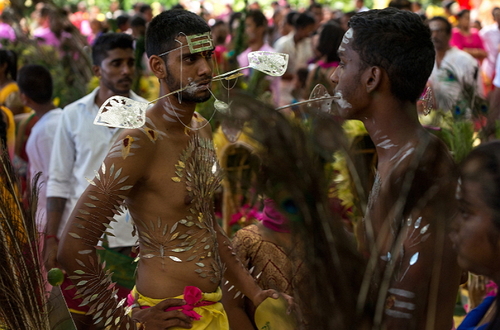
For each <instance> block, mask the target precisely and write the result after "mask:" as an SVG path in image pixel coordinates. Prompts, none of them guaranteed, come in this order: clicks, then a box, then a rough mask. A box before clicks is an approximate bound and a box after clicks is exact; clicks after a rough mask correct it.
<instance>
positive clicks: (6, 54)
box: [0, 49, 17, 81]
mask: <svg viewBox="0 0 500 330" xmlns="http://www.w3.org/2000/svg"><path fill="white" fill-rule="evenodd" d="M4 63H7V71H6V74H9V75H10V77H11V78H12V80H14V81H15V80H16V79H17V54H16V53H15V52H14V51H12V50H5V49H0V65H3V64H4Z"/></svg>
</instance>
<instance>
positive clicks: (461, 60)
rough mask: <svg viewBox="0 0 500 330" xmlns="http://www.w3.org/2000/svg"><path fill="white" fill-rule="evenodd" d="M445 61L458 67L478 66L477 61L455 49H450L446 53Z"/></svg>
mask: <svg viewBox="0 0 500 330" xmlns="http://www.w3.org/2000/svg"><path fill="white" fill-rule="evenodd" d="M446 61H447V62H450V63H453V64H459V65H472V66H476V67H477V66H478V63H477V60H476V59H475V58H474V57H472V55H470V54H469V53H467V52H464V51H463V50H461V49H458V48H456V47H452V48H450V49H449V50H448V51H447V52H446Z"/></svg>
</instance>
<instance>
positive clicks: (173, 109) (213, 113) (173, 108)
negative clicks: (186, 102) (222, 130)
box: [167, 98, 217, 131]
mask: <svg viewBox="0 0 500 330" xmlns="http://www.w3.org/2000/svg"><path fill="white" fill-rule="evenodd" d="M167 100H168V103H170V106H171V109H172V111H173V112H174V115H175V116H176V117H177V119H178V120H179V121H180V123H181V124H182V125H183V126H184V127H185V128H187V129H189V130H191V131H199V130H200V129H202V128H204V127H205V126H207V125H208V124H209V123H210V121H211V120H212V118H214V115H215V112H216V111H217V109H215V107H214V111H213V112H212V115H211V116H210V118H209V119H208V120H207V122H206V123H205V124H203V125H202V126H200V127H196V128H192V127H190V126H188V125H186V124H184V122H183V121H182V120H181V118H179V115H178V114H177V111H175V107H174V106H173V105H172V102H170V99H169V98H167ZM191 120H193V119H192V118H191Z"/></svg>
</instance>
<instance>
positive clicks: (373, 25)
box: [349, 8, 435, 103]
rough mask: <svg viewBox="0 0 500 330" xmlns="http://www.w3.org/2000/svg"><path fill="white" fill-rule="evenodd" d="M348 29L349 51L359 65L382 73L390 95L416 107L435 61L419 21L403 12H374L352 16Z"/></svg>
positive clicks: (396, 10) (417, 17) (426, 33)
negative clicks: (386, 76)
mask: <svg viewBox="0 0 500 330" xmlns="http://www.w3.org/2000/svg"><path fill="white" fill-rule="evenodd" d="M349 27H350V28H352V29H353V31H354V39H353V45H352V47H353V49H354V50H355V51H357V52H358V54H359V57H360V59H361V61H362V62H364V63H365V64H366V66H379V67H381V68H382V69H384V70H385V71H386V73H387V75H388V76H389V81H390V83H391V92H392V94H393V95H394V96H395V97H396V98H398V99H399V100H401V101H410V102H412V103H415V102H416V101H417V99H418V98H419V96H420V95H421V94H422V91H423V90H424V88H425V84H426V83H427V80H428V78H429V75H430V74H431V72H432V68H433V66H434V60H435V51H434V45H433V44H432V42H431V33H430V30H429V28H428V27H427V26H426V25H424V23H423V22H422V19H421V18H420V17H419V16H418V15H417V14H415V13H412V12H409V11H406V10H399V9H395V8H385V9H381V10H378V9H375V10H369V11H365V12H361V13H358V14H356V15H354V16H353V17H352V18H351V20H350V21H349ZM366 66H365V67H366Z"/></svg>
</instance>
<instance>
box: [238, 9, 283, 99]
mask: <svg viewBox="0 0 500 330" xmlns="http://www.w3.org/2000/svg"><path fill="white" fill-rule="evenodd" d="M267 27H268V26H267V18H266V16H264V14H263V13H262V11H260V10H258V9H254V10H250V11H249V12H248V13H247V17H246V18H245V35H246V37H247V40H248V48H247V49H245V50H244V51H243V52H242V53H241V54H240V55H238V57H237V59H238V64H239V66H240V67H245V66H248V64H249V62H248V54H249V53H250V52H255V51H265V52H275V50H274V48H272V47H271V46H269V45H268V44H267V43H266V42H264V37H265V35H266V32H267ZM244 74H245V75H246V76H248V77H249V76H250V75H251V71H250V69H245V70H244ZM265 79H266V81H269V83H270V86H269V88H268V89H269V90H270V91H271V92H272V95H273V101H274V103H275V105H278V104H279V81H280V79H279V78H278V77H271V76H266V77H265Z"/></svg>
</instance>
